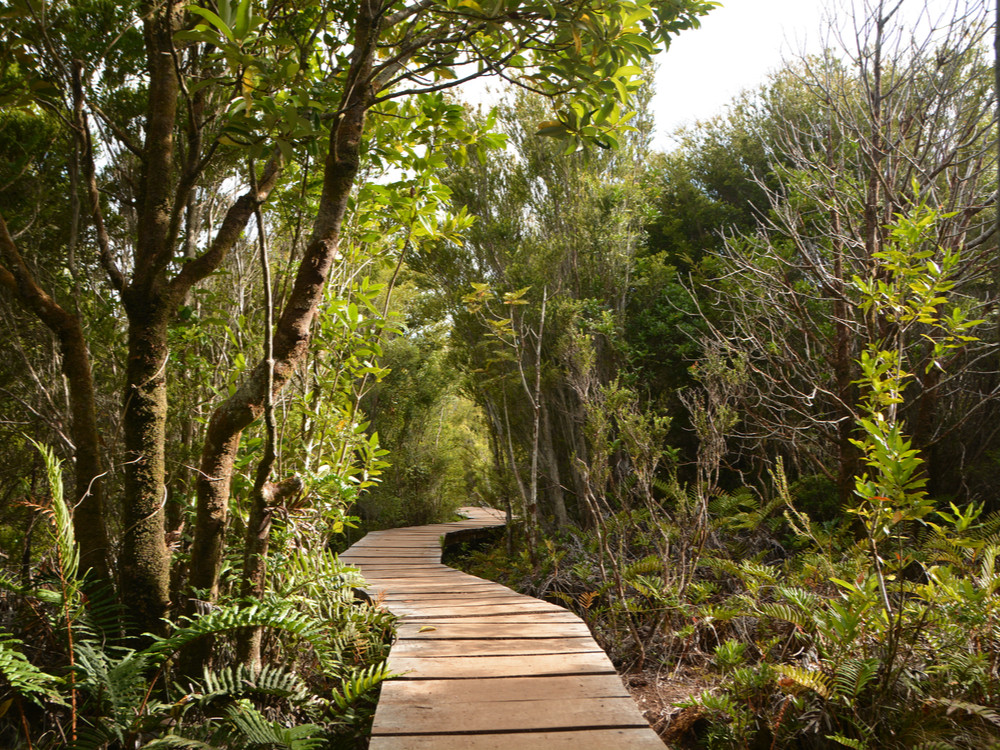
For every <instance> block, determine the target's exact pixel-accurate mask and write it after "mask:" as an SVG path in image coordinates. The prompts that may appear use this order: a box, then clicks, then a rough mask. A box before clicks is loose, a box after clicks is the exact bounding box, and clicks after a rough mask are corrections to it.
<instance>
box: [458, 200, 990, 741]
mask: <svg viewBox="0 0 1000 750" xmlns="http://www.w3.org/2000/svg"><path fill="white" fill-rule="evenodd" d="M935 218H936V214H935V212H934V211H932V210H930V209H928V208H927V207H926V206H924V205H916V206H914V207H913V209H912V211H911V213H910V214H909V215H905V216H899V217H898V221H897V223H896V224H895V225H894V226H893V227H890V234H891V239H892V242H891V243H890V245H889V249H887V250H886V251H884V252H880V253H877V254H876V255H877V257H876V260H877V262H878V263H880V264H881V266H882V267H883V269H884V273H883V274H882V275H881V276H879V277H878V280H876V281H872V282H870V283H863V282H861V281H860V280H857V279H856V280H855V291H856V293H857V294H858V296H859V300H860V301H859V304H860V305H861V306H862V307H863V308H864V310H865V311H866V312H867V313H869V314H870V315H872V316H873V319H877V320H879V321H880V322H881V323H882V327H881V330H883V331H885V334H884V335H882V336H881V338H878V339H877V340H872V341H870V342H869V343H868V345H867V347H866V348H865V349H864V350H863V351H862V353H861V357H860V360H859V362H858V366H859V371H860V373H861V378H860V380H859V381H858V382H857V385H858V386H859V389H860V392H861V394H862V399H861V402H860V404H859V405H858V412H859V414H860V416H859V418H858V419H857V422H856V428H857V429H856V432H855V435H856V437H855V439H854V440H853V441H852V442H853V443H854V445H855V447H856V448H857V449H858V451H859V453H860V455H861V456H862V457H863V462H864V470H863V472H862V473H861V474H860V475H859V476H858V477H857V478H856V481H855V499H854V502H853V503H852V504H851V505H850V506H849V507H847V508H845V509H844V511H845V512H844V513H842V514H841V515H840V516H839V518H838V519H836V520H834V521H832V522H826V523H818V522H816V521H814V520H813V519H811V518H810V517H809V516H808V515H807V514H806V513H804V512H802V511H801V510H799V509H797V507H796V503H795V498H794V497H793V492H792V491H791V490H790V489H789V486H788V483H787V481H786V479H785V475H784V472H783V469H782V465H781V462H780V461H777V462H776V464H775V467H774V471H773V474H772V476H771V481H770V482H769V484H768V485H767V486H765V487H761V488H758V489H757V490H750V489H744V490H741V491H739V492H735V493H726V492H723V491H721V490H720V489H719V487H718V482H717V479H718V473H719V462H720V460H721V458H722V455H723V453H724V435H725V433H726V432H727V431H728V430H731V429H732V428H733V426H734V425H735V424H736V421H737V420H738V415H737V414H735V412H734V411H733V410H732V407H731V406H730V403H731V401H730V399H729V395H730V394H731V393H732V392H734V390H735V389H738V388H739V386H740V382H741V379H742V378H743V377H745V372H744V367H743V363H742V362H741V361H740V360H739V359H738V358H734V357H733V356H732V355H719V353H717V352H716V353H713V352H711V351H709V352H708V353H707V355H706V360H705V361H704V362H703V363H700V364H702V366H701V367H700V368H699V376H698V377H699V379H700V380H701V382H702V385H703V391H702V392H701V393H700V394H688V395H687V396H686V397H684V398H685V401H686V403H687V404H688V406H689V409H690V410H691V412H692V424H693V425H694V428H695V431H696V432H697V434H698V437H699V439H700V444H701V447H700V453H699V457H698V467H697V480H696V481H695V482H694V483H692V485H691V486H686V487H682V486H681V485H680V484H679V483H678V482H677V481H676V480H670V481H666V482H664V481H660V480H656V481H650V479H649V477H650V475H651V474H652V473H653V471H654V469H655V465H656V460H655V453H654V452H651V451H649V450H644V449H642V448H643V446H645V445H649V444H655V442H656V441H655V438H656V437H657V434H656V433H657V423H656V421H655V420H653V419H646V420H645V421H643V420H642V419H641V415H637V410H636V409H635V407H634V405H632V404H631V402H630V398H628V397H627V394H625V395H624V396H623V395H622V389H620V388H617V387H616V386H612V387H611V388H609V389H605V390H604V392H603V393H602V394H601V395H600V398H599V399H598V400H597V401H596V402H595V403H596V406H598V407H600V408H601V409H603V411H604V413H603V414H600V415H596V416H594V417H593V418H592V419H591V421H590V427H591V430H592V434H591V443H592V445H594V446H595V449H596V448H598V447H600V446H602V445H607V446H610V447H611V450H609V451H607V452H606V456H605V458H604V459H603V460H604V461H605V463H608V462H610V458H609V457H610V456H612V455H614V456H615V458H616V460H618V461H622V460H623V454H624V455H626V456H627V460H628V462H629V465H630V468H631V469H632V471H633V473H634V476H635V481H633V482H630V483H619V485H618V486H617V487H616V486H615V485H614V483H612V482H609V481H607V480H606V479H605V478H602V477H601V476H600V472H595V474H597V475H598V478H599V479H600V480H601V481H600V482H599V483H597V484H596V485H595V487H594V492H593V496H592V497H591V498H590V499H588V504H589V506H590V509H591V514H590V519H589V521H590V523H589V524H588V525H587V528H585V529H581V528H569V529H566V530H564V531H562V532H560V533H559V534H557V535H552V536H550V537H549V538H548V539H546V540H544V543H543V550H542V552H543V553H544V554H543V555H541V556H540V558H539V562H538V564H537V565H532V564H531V563H530V562H529V560H530V558H529V556H528V555H527V553H526V552H522V553H521V554H520V556H518V557H516V558H515V559H513V560H510V559H506V558H505V557H504V555H503V552H502V550H500V549H496V550H493V551H492V552H489V553H484V554H480V555H474V556H473V557H472V559H471V561H470V564H469V568H470V569H471V570H472V571H473V572H476V573H477V574H479V575H484V576H486V577H496V578H499V579H501V580H504V581H505V582H507V583H509V584H511V585H512V586H514V587H516V588H519V589H520V590H522V591H525V592H526V593H530V594H533V595H535V596H540V597H542V598H546V599H549V600H552V601H558V602H561V603H562V604H564V605H565V606H566V607H568V608H570V609H572V610H574V611H575V612H577V613H578V614H579V615H580V616H581V617H582V618H583V619H584V620H585V621H586V622H587V623H588V624H589V626H590V628H591V630H592V631H593V633H594V635H595V637H596V638H597V639H598V640H599V642H600V643H601V644H602V646H604V647H605V648H606V649H607V651H608V652H609V654H610V655H611V656H612V658H613V659H614V660H615V661H616V662H617V663H618V664H619V665H621V666H623V667H624V668H625V669H631V668H642V667H643V666H646V665H649V664H653V665H655V666H656V667H657V668H658V669H659V670H660V671H661V672H665V673H668V674H669V673H676V672H677V671H679V670H682V669H687V670H700V671H701V672H702V673H703V674H704V675H705V676H706V682H707V683H709V684H713V685H714V686H715V687H712V688H711V689H709V690H706V691H704V692H702V693H701V694H699V695H692V696H691V697H690V698H689V699H687V700H686V701H684V702H683V703H681V704H678V705H680V706H681V707H682V708H684V709H686V723H687V724H690V726H691V730H692V731H691V732H690V733H689V735H688V736H687V737H686V738H685V739H686V741H688V742H689V743H693V745H694V746H697V747H704V748H748V749H749V748H770V749H771V750H774V749H776V748H803V749H808V750H813V749H815V750H827V749H832V748H852V749H853V750H881V749H886V750H896V749H898V750H904V749H905V750H989V749H990V748H994V749H996V748H1000V570H998V559H1000V514H997V513H994V514H993V515H990V516H984V514H983V508H982V506H981V505H977V504H975V503H971V502H970V503H965V504H962V505H957V504H955V503H949V502H946V501H939V500H936V499H934V498H931V497H929V496H928V494H927V493H926V491H925V489H924V487H925V484H926V479H925V472H924V467H923V461H922V459H921V457H920V455H919V453H918V451H916V450H915V449H914V448H913V446H912V443H911V441H910V440H909V439H908V438H907V437H906V436H905V433H904V428H905V425H904V424H903V422H902V420H901V419H900V417H899V415H898V406H899V404H901V403H903V399H904V392H905V389H906V385H907V383H908V381H909V380H910V378H911V377H912V376H911V374H910V373H908V372H907V370H906V367H907V357H908V354H909V351H908V348H907V342H908V341H914V340H917V341H919V345H920V346H921V347H930V348H931V349H932V355H933V356H931V357H930V358H929V359H930V361H931V362H932V366H936V367H939V366H940V365H938V364H937V363H938V362H942V361H947V356H948V355H949V354H955V353H957V352H959V351H960V350H961V349H962V347H963V346H965V344H966V343H967V342H969V341H972V340H973V337H972V336H971V331H972V329H973V328H974V327H975V325H976V324H977V323H978V322H981V321H974V320H969V319H967V318H966V315H965V313H964V312H963V309H962V306H961V304H959V303H955V305H954V307H953V308H952V309H951V310H950V311H948V312H944V311H943V308H944V305H945V304H946V303H948V302H949V292H950V291H951V289H952V287H953V285H954V281H953V270H954V268H955V267H956V264H957V262H958V254H957V253H954V252H951V251H946V250H942V249H940V248H938V249H937V250H935V249H928V247H932V245H931V244H930V243H931V242H932V238H933V236H934V235H933V227H934V224H935ZM612 423H613V424H614V427H613V428H612V427H611V426H610V425H612ZM660 431H661V432H662V429H661V430H660ZM640 438H645V439H640ZM612 451H614V452H615V453H612ZM601 460H602V459H601V456H598V458H597V459H595V462H594V463H595V465H597V466H598V467H600V461H601ZM605 473H606V474H607V472H605Z"/></svg>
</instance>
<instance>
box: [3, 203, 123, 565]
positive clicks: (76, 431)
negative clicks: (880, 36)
mask: <svg viewBox="0 0 1000 750" xmlns="http://www.w3.org/2000/svg"><path fill="white" fill-rule="evenodd" d="M0 261H2V265H0V286H3V287H6V288H8V289H9V290H10V291H11V292H13V294H14V295H15V296H16V297H17V298H18V300H19V301H20V302H21V304H22V305H23V306H24V307H25V308H26V309H27V310H29V311H31V312H32V313H34V314H35V315H36V316H37V317H38V319H39V320H41V321H42V322H43V323H44V324H45V325H46V326H47V327H48V328H49V330H51V331H52V333H53V334H54V335H55V336H56V338H57V339H58V341H59V350H60V353H61V355H62V371H63V374H64V375H65V376H66V382H67V384H68V386H69V397H70V398H69V400H70V410H71V412H72V420H73V421H72V427H71V434H72V436H73V443H74V446H75V448H76V471H75V475H76V486H75V488H74V493H73V501H74V502H73V504H74V510H73V530H74V533H75V534H76V540H77V543H78V544H79V546H80V569H81V571H86V570H88V569H89V570H91V571H92V572H93V575H94V576H95V577H96V578H97V579H98V580H103V581H109V580H111V570H110V567H109V564H108V554H109V550H110V544H109V538H108V529H107V523H106V519H105V514H104V482H103V476H104V470H103V467H102V463H103V461H102V455H101V441H100V433H99V431H98V429H97V411H96V408H95V403H94V379H93V374H92V372H91V368H90V353H89V351H88V349H87V342H86V339H85V338H84V334H83V328H82V327H81V325H80V319H79V318H78V317H77V316H76V315H73V314H71V313H69V312H67V311H66V310H65V309H63V308H62V307H61V306H60V305H59V303H58V302H56V300H54V299H53V298H52V297H51V296H50V295H49V294H47V293H46V292H45V291H44V290H42V289H41V287H39V286H38V284H37V282H36V281H35V278H34V276H33V275H32V274H31V271H30V270H29V269H28V267H27V265H25V263H24V260H23V258H22V257H21V254H20V252H19V251H18V249H17V245H16V244H15V243H14V240H13V239H12V238H11V235H10V232H9V231H8V229H7V224H6V222H5V221H4V220H3V217H2V216H0Z"/></svg>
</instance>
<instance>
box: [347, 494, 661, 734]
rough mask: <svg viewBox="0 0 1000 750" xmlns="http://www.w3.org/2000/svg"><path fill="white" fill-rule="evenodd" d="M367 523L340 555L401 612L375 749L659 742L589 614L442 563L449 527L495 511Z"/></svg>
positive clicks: (494, 516) (472, 524) (482, 519)
mask: <svg viewBox="0 0 1000 750" xmlns="http://www.w3.org/2000/svg"><path fill="white" fill-rule="evenodd" d="M462 513H463V514H464V515H466V516H468V519H467V520H464V521H458V522H455V523H443V524H434V525H431V526H416V527H410V528H403V529H391V530H388V531H376V532H372V533H371V534H368V535H367V536H366V537H364V538H363V539H362V540H361V541H359V542H358V543H357V544H355V545H354V546H352V547H351V548H350V549H349V550H347V552H345V553H344V554H342V555H341V556H340V559H341V560H342V561H343V562H344V563H347V564H349V565H356V566H358V567H359V568H360V569H361V572H362V573H363V574H364V576H365V579H366V580H367V581H368V593H369V594H371V595H372V597H373V598H375V599H377V600H381V601H383V602H384V603H385V606H386V607H387V608H388V609H389V610H390V611H391V612H393V613H395V614H397V615H399V616H400V617H401V618H402V619H401V621H400V623H399V629H398V636H397V640H396V642H395V644H394V645H393V647H392V650H391V652H390V655H389V668H390V669H391V670H392V671H393V672H395V673H397V674H402V677H400V678H398V679H395V680H392V681H390V682H387V683H384V684H383V685H382V696H381V699H380V700H379V704H378V709H377V710H376V713H375V721H374V725H373V727H372V741H371V746H370V748H371V750H507V749H508V748H509V749H510V750H515V749H516V750H530V749H532V748H539V749H541V748H545V749H546V750H548V749H550V748H551V749H552V750H560V749H567V750H568V749H569V748H572V750H616V749H620V750H626V749H628V750H646V749H647V748H648V749H649V750H663V747H664V745H663V742H662V741H661V740H660V739H659V738H658V737H657V736H656V734H655V733H654V732H653V730H652V729H650V728H649V724H648V723H647V722H646V720H645V719H644V718H643V717H642V714H641V713H640V712H639V709H638V708H637V707H636V705H635V702H634V701H633V700H632V698H631V697H630V696H629V694H628V691H627V690H626V689H625V687H624V686H623V685H622V681H621V679H620V678H619V677H618V674H617V673H616V672H615V669H614V667H613V666H612V665H611V662H610V660H609V659H608V657H607V656H606V655H605V653H604V652H603V651H601V649H600V648H599V647H598V646H597V644H596V643H595V642H594V639H593V638H592V637H591V636H590V632H589V631H588V629H587V626H586V625H585V624H584V622H583V621H582V620H581V619H580V618H579V617H577V616H576V615H574V614H573V613H571V612H569V611H567V610H565V609H563V608H562V607H557V606H556V605H554V604H549V603H547V602H543V601H540V600H538V599H533V598H531V597H528V596H523V595H521V594H518V593H515V592H514V591H512V590H511V589H509V588H507V587H506V586H501V585H500V584H498V583H493V582H490V581H484V580H483V579H481V578H476V577H475V576H470V575H467V574H465V573H462V572H460V571H457V570H454V569H453V568H449V567H447V566H446V565H442V564H441V541H442V537H443V536H444V535H445V534H448V533H449V532H453V531H459V530H462V529H474V528H484V527H491V526H502V525H503V515H502V514H501V513H499V511H495V510H492V509H484V508H463V509H462Z"/></svg>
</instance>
